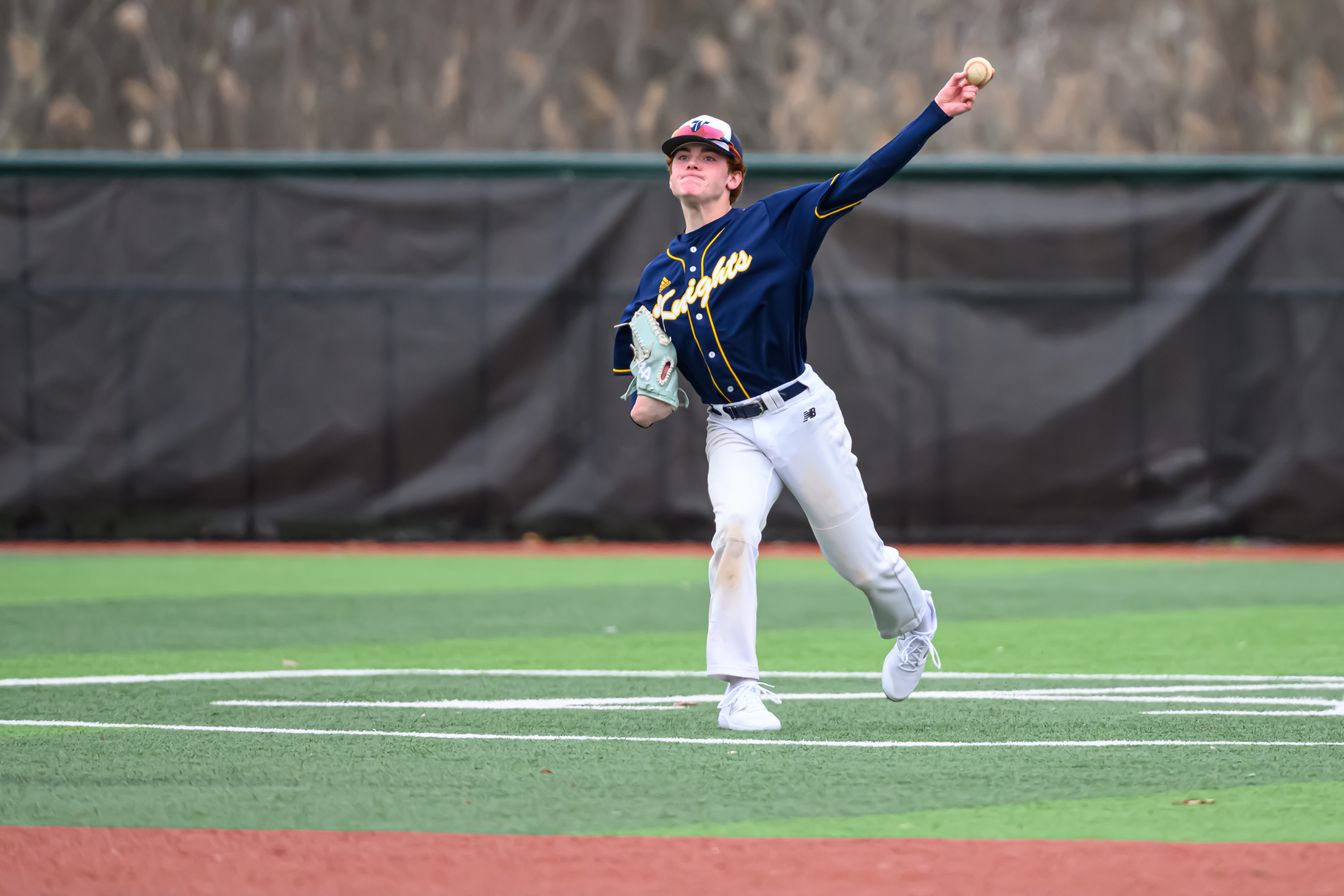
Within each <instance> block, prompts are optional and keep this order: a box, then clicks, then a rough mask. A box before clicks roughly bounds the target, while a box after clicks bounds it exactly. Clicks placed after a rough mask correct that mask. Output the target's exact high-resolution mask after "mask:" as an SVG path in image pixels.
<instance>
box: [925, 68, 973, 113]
mask: <svg viewBox="0 0 1344 896" xmlns="http://www.w3.org/2000/svg"><path fill="white" fill-rule="evenodd" d="M979 92H980V88H979V87H976V86H975V85H974V84H970V83H968V82H967V81H966V73H965V72H957V73H956V74H955V75H953V76H952V77H951V78H948V79H947V83H946V84H944V85H943V89H942V90H940V91H938V94H937V95H936V96H935V97H934V98H933V101H934V102H935V103H937V104H938V108H939V109H942V110H943V114H945V115H949V116H951V117H952V118H956V117H957V116H958V115H960V114H961V113H963V112H969V111H971V109H972V108H973V107H974V106H975V95H976V94H977V93H979Z"/></svg>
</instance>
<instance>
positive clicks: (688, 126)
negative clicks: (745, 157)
mask: <svg viewBox="0 0 1344 896" xmlns="http://www.w3.org/2000/svg"><path fill="white" fill-rule="evenodd" d="M687 143H708V144H709V145H710V146H712V147H714V148H715V149H719V150H722V151H724V152H726V153H728V154H730V155H734V156H737V159H738V161H742V141H741V140H739V139H737V134H735V133H733V127H732V125H730V124H729V123H728V122H726V121H724V120H723V119H722V118H715V117H714V116H713V115H697V116H695V117H694V118H692V119H691V120H690V121H688V122H686V123H685V124H683V125H682V126H681V127H679V128H677V129H676V130H675V131H673V132H672V136H671V137H668V138H667V139H666V140H664V141H663V155H667V156H670V155H672V153H674V152H676V151H677V147H679V146H684V145H686V144H687Z"/></svg>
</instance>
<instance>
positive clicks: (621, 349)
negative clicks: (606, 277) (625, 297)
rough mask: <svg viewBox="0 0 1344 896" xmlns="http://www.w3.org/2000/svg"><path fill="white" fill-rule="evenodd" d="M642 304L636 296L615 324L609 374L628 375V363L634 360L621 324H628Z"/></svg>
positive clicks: (628, 334)
mask: <svg viewBox="0 0 1344 896" xmlns="http://www.w3.org/2000/svg"><path fill="white" fill-rule="evenodd" d="M643 304H646V303H644V302H641V301H640V300H639V296H638V295H636V296H635V298H633V299H631V300H630V304H628V305H626V306H625V310H624V311H623V312H621V319H620V320H619V321H618V322H617V323H616V326H615V333H614V335H613V339H614V340H615V341H614V344H613V345H612V349H611V372H612V374H614V375H615V376H629V375H630V361H631V360H632V359H633V358H634V350H633V349H631V348H630V333H629V331H627V330H626V328H625V327H623V326H621V324H628V323H630V318H632V317H634V316H635V311H636V310H637V309H638V308H639V306H640V305H643Z"/></svg>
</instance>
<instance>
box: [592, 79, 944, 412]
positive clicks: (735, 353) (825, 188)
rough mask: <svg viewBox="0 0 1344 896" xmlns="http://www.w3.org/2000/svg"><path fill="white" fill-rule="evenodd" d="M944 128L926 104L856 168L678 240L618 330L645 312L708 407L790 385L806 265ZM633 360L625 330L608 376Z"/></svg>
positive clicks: (802, 330) (798, 368)
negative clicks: (840, 223) (840, 224)
mask: <svg viewBox="0 0 1344 896" xmlns="http://www.w3.org/2000/svg"><path fill="white" fill-rule="evenodd" d="M949 121H951V119H950V118H949V117H948V116H947V115H946V114H944V113H943V111H942V110H941V109H939V108H938V106H937V104H936V103H930V104H929V106H928V108H927V109H925V110H924V111H923V113H921V114H920V116H919V117H918V118H916V119H915V120H914V121H912V122H911V123H910V124H908V125H906V127H905V128H904V129H903V130H902V131H901V132H900V133H899V134H897V135H896V137H895V138H894V139H893V140H892V141H891V142H890V143H888V144H887V145H886V146H884V147H882V148H881V149H879V150H878V151H877V152H875V153H873V154H872V155H871V156H870V157H869V158H868V159H866V160H865V161H864V162H863V163H862V164H860V165H859V166H858V167H856V168H853V169H851V170H849V171H845V172H843V173H841V174H837V175H836V176H835V177H833V178H831V180H830V181H824V182H821V183H815V184H804V185H803V186H800V187H793V188H791V189H788V190H781V191H780V192H778V193H772V194H771V195H769V196H766V197H765V198H764V199H761V200H759V201H758V202H754V203H752V204H751V205H749V206H747V207H746V208H741V209H738V208H735V209H731V210H730V211H729V212H728V214H727V215H724V216H723V217H721V218H719V219H717V220H715V221H712V222H710V223H709V224H706V225H705V226H704V227H701V228H700V229H698V230H693V231H691V232H690V233H683V234H681V235H680V236H678V237H677V238H676V239H674V240H672V242H671V243H670V244H669V245H668V247H667V249H666V250H664V251H663V252H662V253H661V254H659V255H658V257H656V258H654V259H653V261H651V262H649V264H648V265H647V266H645V268H644V273H643V275H641V277H640V278H639V287H638V289H636V290H635V297H634V299H632V300H631V302H630V304H629V305H627V306H626V308H625V312H624V314H622V316H621V322H622V323H625V322H627V321H629V320H630V318H631V316H632V315H633V314H634V313H635V309H637V308H638V307H639V306H641V305H644V306H647V307H648V308H649V309H650V310H651V311H652V312H653V316H654V317H655V318H657V319H658V320H659V321H660V322H661V323H662V325H663V329H664V330H666V331H667V334H668V335H669V336H671V337H672V342H673V344H674V345H675V346H676V349H677V367H678V368H679V369H680V371H681V375H682V377H683V380H684V381H685V382H686V383H688V384H689V385H690V387H691V388H693V389H694V390H695V392H696V394H697V395H699V396H700V400H701V401H703V402H704V403H705V404H730V403H732V402H737V401H743V400H746V399H748V398H754V397H756V396H757V395H760V394H761V393H763V392H769V391H770V390H771V389H774V388H776V387H778V386H781V385H783V384H784V383H787V382H789V381H790V380H793V379H796V378H797V377H798V376H799V374H801V373H802V372H803V364H804V363H805V362H806V360H807V336H806V330H807V315H808V312H809V311H810V310H811V308H812V261H813V259H814V258H816V255H817V250H818V249H820V248H821V241H822V239H824V238H825V236H826V232H827V231H828V230H829V229H830V227H831V225H832V224H834V223H835V222H836V221H837V220H839V219H840V218H841V217H843V216H844V215H845V213H846V212H848V211H849V210H850V209H852V208H854V206H856V205H858V204H859V203H860V202H862V201H863V198H864V197H865V196H867V195H868V194H869V193H871V192H872V191H873V190H875V189H877V188H878V187H880V186H881V185H882V184H884V183H886V182H887V181H888V180H889V179H890V178H891V177H892V175H894V174H895V173H896V172H897V171H899V170H901V168H903V167H904V166H905V164H906V162H908V161H910V159H911V158H913V157H914V155H915V153H917V152H919V150H920V148H921V147H922V146H923V145H924V142H925V141H926V140H928V138H929V137H931V136H932V135H933V134H934V132H935V131H937V130H938V129H939V128H941V127H942V126H943V125H945V124H946V123H947V122H949ZM630 360H631V352H630V334H629V331H628V330H626V329H625V328H624V327H622V328H620V329H618V330H617V331H616V345H615V350H614V354H613V360H612V372H613V373H616V374H629V373H630Z"/></svg>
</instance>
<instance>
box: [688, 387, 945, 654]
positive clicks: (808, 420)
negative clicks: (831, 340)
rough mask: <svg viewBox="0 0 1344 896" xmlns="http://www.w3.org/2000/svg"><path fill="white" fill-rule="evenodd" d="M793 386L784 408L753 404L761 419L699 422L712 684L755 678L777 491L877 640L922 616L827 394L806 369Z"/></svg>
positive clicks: (775, 402)
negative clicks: (764, 539) (786, 497)
mask: <svg viewBox="0 0 1344 896" xmlns="http://www.w3.org/2000/svg"><path fill="white" fill-rule="evenodd" d="M799 381H800V382H802V383H805V384H806V385H807V387H808V388H807V391H806V392H803V393H802V394H800V395H796V396H794V397H793V398H792V399H790V400H789V401H787V402H785V401H781V400H780V399H779V397H778V395H776V394H775V393H770V394H768V395H765V396H762V398H763V399H764V400H765V402H766V404H767V406H768V407H769V408H770V409H769V410H767V411H766V412H765V413H763V414H761V415H760V416H757V417H752V418H750V419H746V420H734V419H732V418H730V417H727V416H724V415H716V414H712V413H710V414H708V431H707V433H706V436H705V453H706V455H707V456H708V458H709V499H710V502H711V504H713V507H714V541H713V543H712V546H713V549H714V555H713V557H712V558H711V559H710V561H709V635H708V638H707V639H706V644H705V654H706V668H707V672H708V674H709V675H710V676H712V677H715V678H723V679H729V678H735V677H737V678H759V677H760V666H759V664H758V662H757V659H756V558H757V556H758V553H759V548H760V543H761V530H762V529H764V528H765V521H766V517H767V516H768V515H769V513H770V508H771V507H773V506H774V503H775V501H776V500H778V498H779V495H780V489H781V488H788V490H789V492H790V493H791V494H792V495H793V496H794V497H795V498H797V500H798V504H799V505H800V506H801V507H802V509H803V512H804V513H806V514H807V519H808V522H809V523H810V524H811V526H812V532H813V534H814V535H815V536H816V539H817V544H819V545H820V546H821V552H822V555H823V556H824V557H825V558H826V560H827V562H828V563H830V564H831V566H832V567H834V568H835V570H836V572H838V573H840V575H841V576H843V577H844V579H845V580H846V581H848V582H849V583H850V584H852V585H854V586H855V587H856V588H858V589H859V590H860V591H862V592H863V593H864V594H865V595H867V597H868V603H869V605H870V606H871V607H872V611H873V621H874V622H876V623H877V630H878V632H879V634H881V636H882V637H884V638H894V637H896V636H897V635H900V634H902V633H904V632H908V631H910V630H911V629H914V628H916V627H918V626H919V624H920V622H921V621H922V617H923V615H924V613H925V607H926V601H925V599H924V596H923V592H922V591H921V590H920V587H919V582H918V581H917V580H916V579H915V574H914V573H913V572H912V571H911V570H910V567H909V566H907V565H906V563H905V560H904V559H902V557H901V555H900V553H899V552H898V551H897V550H896V549H895V548H891V547H887V546H886V545H885V544H883V542H882V539H881V538H880V537H878V534H877V530H876V529H875V528H874V526H873V518H872V513H871V511H870V510H869V509H868V493H867V491H865V490H864V487H863V479H862V477H860V475H859V467H858V461H857V459H856V458H855V457H854V454H853V453H852V452H851V450H850V446H851V439H850V435H849V430H848V429H847V428H846V427H845V421H844V418H843V417H842V416H841V413H840V406H839V404H838V403H837V402H836V399H835V393H834V392H832V391H831V389H830V387H829V386H827V385H826V384H825V383H824V382H822V380H821V377H819V376H817V374H816V373H815V372H814V371H813V370H812V368H811V366H808V367H807V368H806V369H805V370H804V372H803V375H802V376H801V377H799ZM814 412H815V413H814Z"/></svg>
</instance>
